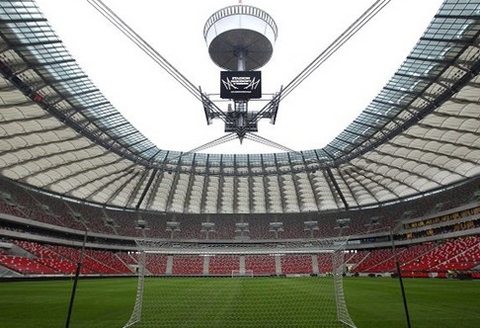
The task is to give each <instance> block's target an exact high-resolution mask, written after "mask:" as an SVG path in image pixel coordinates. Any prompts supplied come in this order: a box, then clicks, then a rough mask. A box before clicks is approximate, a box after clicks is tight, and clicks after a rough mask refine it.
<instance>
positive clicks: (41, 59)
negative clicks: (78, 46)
mask: <svg viewBox="0 0 480 328" xmlns="http://www.w3.org/2000/svg"><path fill="white" fill-rule="evenodd" d="M479 18H480V1H458V0H455V1H454V0H447V1H446V2H445V3H444V4H443V5H442V6H441V8H440V9H439V11H438V13H437V14H436V15H435V17H434V18H433V19H432V22H431V23H430V25H429V27H428V29H427V30H426V31H425V33H424V35H423V36H422V37H421V38H420V40H419V41H418V43H417V44H416V46H415V47H414V49H413V50H412V51H411V53H410V55H409V56H408V57H407V58H406V59H405V61H404V62H403V64H402V65H401V66H400V67H399V68H398V70H397V71H396V73H395V74H394V76H393V77H392V78H391V79H390V81H389V82H388V83H387V84H386V85H385V86H384V88H383V89H382V90H381V91H380V92H379V93H378V95H377V96H376V97H375V99H373V100H372V102H371V103H370V104H369V105H368V106H367V108H365V110H364V111H363V112H362V113H361V114H360V115H359V116H358V117H357V118H356V119H355V120H354V121H353V122H352V123H351V124H350V125H349V126H347V128H346V129H345V130H344V131H343V132H342V133H340V134H339V135H338V136H337V137H336V138H335V139H334V140H333V141H332V142H330V143H329V144H328V145H326V146H325V147H323V148H320V149H312V150H304V151H300V152H284V153H268V154H206V153H182V152H180V151H170V150H164V149H159V148H158V147H157V146H156V145H155V144H153V143H152V142H151V141H150V140H148V139H147V138H146V137H145V136H144V135H143V134H142V133H141V132H139V131H137V130H136V129H135V128H134V127H133V126H132V125H131V124H130V123H129V122H128V121H127V120H126V119H125V118H124V117H123V116H122V115H121V114H120V113H119V112H118V111H117V110H116V109H115V108H114V107H113V106H112V104H111V103H110V102H109V101H108V99H106V98H105V96H104V95H103V94H102V93H101V92H100V91H99V90H98V89H97V88H96V87H95V85H93V83H92V82H91V81H90V79H89V78H88V76H87V75H86V74H85V72H84V71H83V70H82V68H81V67H79V65H78V64H77V62H76V61H75V59H74V58H72V56H71V55H70V54H69V52H68V51H67V49H66V48H65V47H64V45H63V43H62V41H61V40H60V39H59V38H58V36H57V35H56V34H55V33H54V32H53V30H52V28H51V27H50V25H49V23H48V21H47V19H46V18H45V17H44V15H43V14H42V13H41V12H40V10H39V8H38V7H37V6H36V4H35V3H34V2H29V1H22V2H17V1H12V2H8V1H4V2H2V3H1V5H0V24H1V27H0V43H1V45H2V47H1V51H0V71H1V73H2V77H3V78H2V79H1V80H0V99H1V102H2V104H1V105H0V136H1V137H0V138H1V148H0V167H1V168H0V174H1V175H2V176H4V177H6V178H8V179H11V180H14V181H17V182H19V183H21V184H25V185H29V186H32V187H34V188H38V189H40V190H43V191H46V192H50V193H53V194H56V195H60V196H66V197H72V198H75V199H79V200H82V201H88V202H92V203H96V204H100V205H105V206H113V207H120V208H129V209H140V210H148V211H160V212H178V213H246V214H251V213H300V212H322V211H335V210H342V209H347V208H357V207H364V206H376V205H378V204H382V203H386V202H395V201H398V200H402V199H405V198H409V197H416V196H420V195H422V194H425V193H429V192H432V191H436V190H441V189H442V188H445V187H448V186H450V185H452V184H456V183H461V182H462V181H465V180H467V179H470V178H473V177H476V176H477V175H478V174H479V173H480V167H479V160H480V150H479V146H480V141H479V137H480V131H479V130H480V124H479V116H480V108H479V103H478V102H479V96H478V95H479V87H480V81H479V78H478V72H479V69H480V60H479V55H480V49H479V31H480V21H479Z"/></svg>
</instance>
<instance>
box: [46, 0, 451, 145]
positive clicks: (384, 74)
mask: <svg viewBox="0 0 480 328" xmlns="http://www.w3.org/2000/svg"><path fill="white" fill-rule="evenodd" d="M374 2H375V1H374V0H336V1H326V0H316V1H314V0H297V1H294V2H293V1H278V0H243V1H242V4H243V5H250V6H255V7H258V8H260V9H262V10H264V11H266V12H267V13H268V14H269V15H270V16H271V17H272V18H273V19H274V20H275V22H276V24H277V26H278V38H277V40H276V42H275V45H274V50H273V55H272V58H271V60H270V61H269V62H268V63H267V64H266V65H265V66H264V67H262V68H261V69H260V70H261V71H262V91H263V93H264V94H265V96H264V97H263V99H264V100H265V102H252V101H251V102H250V103H249V110H258V109H260V108H261V107H263V105H265V104H266V101H268V100H270V99H271V96H270V95H268V94H272V93H275V92H278V91H279V90H280V88H281V86H282V85H283V86H285V85H287V84H288V83H289V82H290V81H292V79H294V78H295V77H296V76H297V75H298V74H299V73H300V72H301V71H302V70H303V69H304V68H305V67H307V65H309V64H310V63H311V62H312V61H313V60H314V59H315V58H316V57H317V56H318V55H319V54H320V53H321V52H322V51H323V50H324V49H325V48H327V47H328V46H329V45H330V44H331V43H332V42H333V41H334V40H335V39H336V38H337V37H338V36H339V35H340V34H341V33H342V32H343V31H344V30H345V29H347V28H348V26H350V25H351V24H352V23H353V22H354V21H355V20H356V19H357V18H358V17H359V16H360V15H361V14H362V13H363V12H364V11H365V10H366V9H367V8H368V7H370V6H371V5H372V4H373V3H374ZM104 3H105V4H107V5H108V6H109V7H110V8H111V9H112V10H113V11H114V12H115V13H116V14H117V15H118V16H119V17H120V18H121V19H122V20H124V21H125V22H126V23H127V24H128V25H129V26H130V27H131V28H133V30H135V31H136V32H137V33H138V34H139V35H140V36H141V37H142V38H143V39H144V40H145V41H146V42H147V43H149V44H150V46H152V47H153V48H154V49H155V50H156V51H157V52H158V53H160V55H162V56H163V57H164V58H165V59H166V60H167V61H168V62H169V63H170V64H172V65H173V66H174V67H175V68H176V69H177V70H178V71H179V72H180V73H181V74H182V75H184V76H185V77H186V78H187V79H188V80H189V81H190V82H192V83H193V85H195V86H200V87H201V88H202V91H203V92H205V93H207V94H218V93H219V91H220V90H219V89H220V71H221V70H222V68H220V67H218V66H216V65H215V64H214V63H213V62H212V61H211V59H210V57H209V55H208V49H207V45H206V42H205V40H204V38H203V28H204V25H205V22H206V21H207V19H208V18H209V17H210V16H211V15H212V14H213V13H215V12H216V11H217V10H219V9H222V8H224V7H227V6H230V5H236V4H238V3H239V2H238V1H235V0H208V1H195V0H175V1H173V0H170V1H154V0H136V1H130V0H104ZM441 3H442V0H421V1H419V0H392V1H391V2H390V3H389V4H388V5H387V6H386V7H385V8H384V9H383V10H382V11H380V13H379V14H378V15H376V16H375V17H374V18H373V19H372V20H371V21H370V22H369V23H367V25H366V26H364V27H363V28H362V29H361V30H360V31H359V32H358V33H356V34H355V35H354V36H353V38H351V39H350V40H349V41H348V42H347V43H346V44H345V45H343V46H342V47H341V48H340V49H339V50H338V51H337V52H336V53H335V54H333V56H332V57H330V58H329V59H328V60H327V61H326V62H325V63H323V64H322V65H321V66H320V67H319V68H318V69H316V70H315V71H314V72H313V74H312V75H310V76H309V77H308V78H307V79H306V80H305V81H303V82H302V83H301V84H300V85H299V86H298V87H297V88H296V89H295V90H293V91H292V92H291V93H290V94H289V95H288V96H286V97H285V98H284V99H283V100H282V102H281V103H280V107H279V111H278V115H277V120H276V123H275V125H273V124H270V122H269V120H266V119H264V120H261V121H260V122H259V126H258V129H259V132H258V133H257V134H258V135H259V136H261V137H263V138H267V139H269V140H272V141H273V142H276V143H278V144H281V145H283V146H285V147H287V148H289V149H293V150H296V151H300V150H310V149H318V148H322V147H324V146H325V145H326V144H328V143H329V142H330V141H332V140H333V139H334V138H335V136H337V135H338V134H339V133H340V132H341V131H342V130H344V129H345V128H346V127H347V126H348V124H349V123H351V122H352V121H353V120H354V119H355V118H356V117H357V116H358V115H359V113H360V112H361V111H362V110H364V109H365V108H366V107H367V105H368V104H369V103H370V102H371V101H372V99H374V98H375V96H376V95H377V94H378V93H379V91H380V90H381V89H382V88H383V86H385V84H386V83H387V82H388V80H389V79H390V78H391V77H392V76H393V74H394V73H395V71H396V70H397V69H398V67H399V66H400V65H401V63H402V62H403V61H404V60H405V58H406V57H407V56H408V54H409V53H410V51H411V49H412V48H413V47H414V45H415V44H416V42H417V41H418V39H419V38H420V37H421V35H422V34H423V32H424V31H425V29H426V28H427V26H428V24H429V23H430V21H431V19H432V18H433V16H434V15H435V13H436V12H437V11H438V9H439V7H440V5H441ZM37 4H38V5H39V7H40V9H41V11H42V12H43V13H44V14H45V17H46V18H47V19H48V20H49V22H50V25H51V26H52V27H53V29H54V31H55V32H56V33H57V35H58V36H59V37H60V39H62V40H63V42H64V44H65V46H66V48H67V49H68V50H69V52H70V53H71V55H72V56H73V57H74V58H75V59H76V61H77V62H78V64H79V65H80V67H82V69H83V70H84V71H85V73H86V74H87V75H88V76H89V77H90V79H91V80H92V82H93V83H94V84H95V85H96V86H97V87H98V88H99V89H100V91H101V92H102V93H103V94H104V95H105V96H106V98H107V99H108V100H109V101H110V102H111V103H112V104H113V106H114V107H115V108H117V109H118V110H119V111H120V112H121V113H122V114H123V115H124V116H125V117H126V118H127V119H128V120H129V121H130V122H131V123H132V124H133V126H134V127H136V128H137V129H138V130H140V131H141V132H142V133H143V134H144V135H145V136H146V137H148V138H149V139H150V140H151V141H152V142H153V143H155V144H156V145H157V146H158V147H159V148H161V149H166V150H177V151H185V152H186V151H190V150H192V149H195V148H197V147H199V146H201V145H203V144H205V143H208V142H210V141H212V140H214V139H217V138H220V137H222V136H224V135H225V134H226V133H225V132H224V123H223V122H222V121H221V120H218V119H217V120H214V121H213V124H211V125H207V123H206V120H205V115H204V112H203V106H202V104H201V102H200V101H199V100H198V99H196V98H195V97H194V96H193V95H192V94H190V93H189V92H188V91H187V90H186V89H184V88H183V87H182V86H181V85H180V84H179V83H178V82H177V81H175V80H174V78H173V77H171V76H170V75H169V74H168V73H167V72H165V71H164V70H163V69H162V68H161V67H160V66H159V65H158V64H156V63H155V62H154V61H153V60H152V59H151V58H149V57H148V56H147V55H146V54H145V53H143V52H142V51H141V50H140V49H139V48H138V47H137V46H136V45H134V44H133V43H132V41H130V40H129V39H128V38H127V37H125V36H124V35H123V34H122V33H121V32H120V31H118V30H117V29H116V28H115V27H114V26H113V25H112V24H111V23H110V22H108V21H107V19H106V18H104V17H103V16H102V15H101V14H100V13H98V12H97V11H96V10H95V9H94V8H93V7H92V6H91V5H90V4H89V3H88V2H87V0H69V1H61V0H37ZM217 105H218V106H219V107H220V108H221V109H222V110H225V111H226V110H227V102H220V103H217ZM203 152H206V153H274V152H281V150H278V149H276V148H272V147H268V146H265V145H261V144H258V143H255V142H253V141H251V140H248V138H247V139H246V140H244V141H243V143H242V144H240V142H239V140H234V141H230V142H228V143H226V144H223V145H220V146H216V147H213V148H209V149H206V150H204V151H203Z"/></svg>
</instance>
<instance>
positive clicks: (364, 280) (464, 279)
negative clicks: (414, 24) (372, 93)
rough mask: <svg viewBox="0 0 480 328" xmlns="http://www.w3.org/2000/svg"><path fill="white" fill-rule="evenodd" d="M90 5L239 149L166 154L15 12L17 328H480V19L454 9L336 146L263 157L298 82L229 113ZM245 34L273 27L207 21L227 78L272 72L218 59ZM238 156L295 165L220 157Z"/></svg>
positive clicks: (31, 19) (43, 28) (8, 170)
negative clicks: (270, 129) (237, 31)
mask: <svg viewBox="0 0 480 328" xmlns="http://www.w3.org/2000/svg"><path fill="white" fill-rule="evenodd" d="M88 2H90V4H91V5H92V6H93V7H95V9H96V10H97V11H99V12H102V15H103V16H105V17H106V18H107V19H108V20H110V22H111V23H113V25H115V26H116V28H119V29H123V33H124V34H125V35H128V36H129V38H130V39H132V40H134V42H135V43H136V45H137V46H138V47H140V48H142V50H143V51H144V52H145V53H148V54H149V56H150V57H151V58H152V59H153V60H154V61H156V62H157V63H158V64H159V65H160V66H162V68H163V69H164V70H165V71H167V72H168V73H169V74H170V75H172V76H174V77H175V79H176V80H177V81H176V82H180V84H181V85H182V86H183V87H184V88H185V89H187V90H188V91H189V92H190V93H192V94H193V95H194V97H192V98H197V99H194V100H197V102H198V100H199V102H198V105H199V106H198V107H199V112H200V113H201V114H202V115H203V114H205V118H206V120H207V123H208V124H210V123H211V121H213V120H214V119H219V118H220V119H222V120H224V122H225V131H224V132H225V133H229V134H227V135H226V136H225V137H221V138H218V139H214V141H212V142H208V143H206V144H204V146H202V147H198V148H195V149H193V150H191V151H180V150H169V149H164V148H162V147H161V146H160V145H157V144H155V143H154V142H152V141H151V140H150V139H149V138H148V137H146V136H145V135H144V134H142V132H141V131H139V130H138V129H137V128H135V127H134V125H133V124H131V122H129V120H127V119H126V118H125V117H124V116H123V115H122V114H121V113H120V112H119V111H118V110H117V109H116V108H115V107H114V106H113V105H112V103H111V102H110V101H109V100H108V99H107V97H106V96H105V95H104V94H103V93H102V91H101V90H100V89H99V88H98V87H97V86H96V85H95V84H94V83H93V82H92V80H91V79H90V78H89V75H88V72H85V71H84V70H83V68H82V67H81V66H80V65H79V63H78V62H77V61H76V59H75V58H74V57H73V56H72V55H71V54H70V52H69V51H68V49H67V48H66V46H65V45H64V43H63V41H62V39H61V38H60V37H59V36H58V35H57V34H56V32H55V28H54V27H52V25H51V24H50V22H49V19H48V17H47V16H46V15H44V13H43V12H42V8H41V6H39V5H38V4H37V3H36V2H35V1H20V2H19V1H1V2H0V24H1V26H0V43H1V46H2V47H1V50H0V72H1V78H0V100H1V103H0V291H1V292H0V308H1V309H2V310H1V311H2V326H3V324H5V327H8V328H15V327H56V326H61V325H65V322H66V327H67V328H68V327H69V326H71V327H107V328H109V327H137V328H142V327H360V328H362V327H363V328H367V327H405V325H406V326H407V327H411V326H418V327H452V326H455V327H472V326H475V325H476V324H478V322H479V320H480V315H479V314H478V308H479V306H480V288H478V287H479V286H478V284H479V282H480V280H479V279H480V92H479V89H480V77H479V72H480V1H467V0H445V1H444V2H443V3H442V4H441V6H440V8H438V10H437V11H436V14H435V15H434V16H433V17H432V18H431V20H430V23H429V24H428V27H427V28H426V30H425V31H424V32H423V34H422V36H421V37H420V39H419V40H418V41H417V42H416V44H415V46H414V47H413V49H411V50H410V51H409V55H408V56H407V57H406V58H405V59H404V60H403V62H402V64H401V65H400V67H398V68H397V70H396V71H395V73H394V74H393V76H391V77H390V79H389V80H388V82H387V83H386V85H384V86H383V88H382V89H381V90H379V91H378V92H377V95H376V97H374V99H373V100H371V101H370V103H369V104H368V105H367V107H366V108H365V109H364V110H363V111H362V112H361V113H360V114H359V115H358V116H357V117H356V118H355V119H354V120H353V121H352V122H350V123H349V124H348V125H347V126H346V127H345V128H344V129H343V131H342V132H341V133H340V134H338V135H337V136H335V137H334V138H333V139H332V140H331V141H330V142H328V143H327V144H326V145H325V146H323V147H321V148H315V149H307V150H300V151H294V150H291V149H289V148H287V147H283V146H281V145H280V144H278V143H276V142H274V141H270V140H268V139H267V138H265V137H261V136H260V134H261V133H262V131H259V130H261V129H259V127H261V126H260V125H258V126H257V121H258V120H260V119H261V118H268V119H269V120H270V121H271V122H273V123H275V120H276V115H277V111H278V110H279V108H281V109H280V111H283V110H286V108H283V107H282V106H283V102H282V105H280V106H279V104H280V100H282V99H283V98H284V97H286V96H287V95H288V94H289V92H290V91H293V88H292V87H291V86H292V85H294V84H296V83H297V84H299V83H300V82H303V81H300V80H295V79H294V80H293V81H292V83H291V84H287V85H286V86H285V87H283V88H282V89H281V90H280V91H279V92H278V93H275V94H273V95H272V99H271V100H268V101H267V105H265V107H263V108H262V109H261V110H260V111H258V112H250V113H248V114H247V110H246V104H247V102H248V100H250V99H248V100H246V99H245V98H241V99H236V100H235V102H234V105H233V106H234V107H233V110H232V109H231V108H229V110H228V111H226V112H223V111H222V110H220V109H219V108H220V107H219V106H223V104H222V103H220V102H217V101H216V100H214V99H213V98H211V97H213V96H212V95H209V94H206V93H204V92H203V91H202V89H201V88H198V87H196V86H193V87H192V84H191V83H190V82H189V81H188V80H186V79H185V77H184V76H183V75H181V74H180V73H178V71H177V70H176V69H175V67H173V66H172V65H171V64H170V63H169V62H167V61H166V60H165V58H164V57H162V56H161V55H160V54H159V53H157V52H156V51H153V49H151V48H150V46H149V45H148V44H147V43H145V41H144V40H143V39H141V38H140V37H139V36H138V35H137V34H136V33H134V31H133V30H131V29H130V27H129V26H128V25H126V23H125V22H123V21H121V20H119V19H118V17H117V16H116V15H115V14H114V13H113V12H112V11H111V10H110V8H108V7H107V6H106V5H104V4H103V3H102V1H99V0H89V1H88ZM386 3H388V1H381V0H380V1H377V2H375V5H378V6H379V7H376V8H375V7H374V6H375V5H374V6H372V7H370V9H369V10H375V11H376V12H375V13H371V12H370V13H369V12H368V10H367V12H366V13H369V15H364V16H365V17H367V16H368V17H369V18H368V19H370V18H373V17H374V16H375V15H376V14H377V13H379V12H380V11H381V9H382V8H383V6H386ZM212 13H213V12H212ZM236 16H248V17H249V18H250V19H251V20H252V21H253V22H257V21H261V23H262V24H266V28H265V29H264V30H262V31H267V32H271V35H267V32H265V35H267V37H266V41H265V42H266V43H267V45H268V42H269V41H271V40H272V39H273V38H276V34H277V26H276V25H275V22H274V21H273V19H271V17H270V16H269V15H268V14H267V13H265V12H263V11H262V10H259V9H257V8H255V7H252V6H248V5H245V4H241V3H240V4H238V5H232V6H229V7H226V8H225V9H221V10H219V11H218V12H215V13H213V15H212V16H211V17H210V18H209V19H208V20H207V24H206V25H205V30H204V35H205V39H206V40H207V45H208V44H209V42H210V49H209V51H210V57H211V59H212V61H214V62H216V63H217V64H218V62H221V63H222V65H223V67H224V68H225V69H227V70H230V71H235V69H232V67H233V66H236V65H238V66H239V67H241V68H242V69H238V71H242V73H245V71H250V70H251V71H253V70H254V69H256V67H254V68H251V67H249V66H248V65H249V64H250V63H251V62H252V61H254V62H255V63H257V64H258V63H259V62H261V60H263V59H265V62H266V61H268V60H270V58H269V56H270V55H271V52H270V53H268V54H267V55H265V53H263V54H259V55H256V56H257V57H254V55H255V52H256V51H257V50H256V49H255V48H254V46H252V48H249V49H248V51H247V50H245V49H243V50H242V49H241V50H239V47H238V46H237V47H235V49H234V50H235V56H238V53H239V52H240V53H242V51H243V53H242V56H243V55H245V56H247V55H248V56H252V57H251V59H247V61H246V63H247V64H246V68H245V67H244V64H245V62H243V61H241V60H240V59H239V60H238V62H234V64H229V63H228V62H227V60H226V59H225V57H223V56H224V54H223V53H221V54H218V53H216V52H215V51H216V50H218V49H220V48H221V49H220V50H222V51H223V48H222V47H223V45H221V46H218V45H217V44H216V43H215V41H219V39H220V38H223V37H224V36H223V35H222V34H218V35H215V36H213V37H212V36H211V35H210V34H209V33H210V32H211V30H212V29H214V28H219V27H220V25H219V22H220V21H222V20H225V19H229V18H230V17H236ZM364 16H361V17H364ZM207 18H208V17H206V18H205V19H207ZM222 22H223V21H222ZM366 23H367V21H365V22H364V24H366ZM354 24H355V23H354ZM362 26H363V25H362ZM351 27H353V28H354V29H360V28H361V27H358V26H355V25H352V26H351ZM347 31H349V30H348V29H347ZM255 33H257V32H255ZM262 33H263V32H262ZM257 34H258V33H257ZM255 35H256V34H255ZM209 38H210V39H209ZM269 38H270V39H269ZM212 40H213V41H212ZM220 41H224V40H223V39H222V40H220ZM262 41H263V39H262ZM345 41H346V40H345ZM242 42H243V41H242ZM332 45H333V46H335V47H336V48H335V51H336V50H337V49H338V48H339V47H341V46H342V45H343V44H336V43H335V41H334V43H333V44H332ZM215 47H217V49H215ZM262 47H265V46H264V45H262ZM262 49H263V48H262ZM327 49H333V47H332V48H327ZM254 50H255V51H254ZM205 52H207V51H206V50H205ZM322 54H323V53H322ZM322 54H321V56H322ZM248 56H247V57H248ZM262 56H263V57H262ZM321 56H319V57H318V58H317V60H322V61H317V60H316V61H314V62H313V63H312V64H313V65H312V66H307V69H311V70H312V71H313V70H315V69H316V68H318V66H319V65H320V64H322V63H323V60H326V59H325V58H328V57H325V58H322V57H321ZM238 57H241V56H238ZM266 57H268V58H266ZM248 58H250V57H248ZM242 60H243V59H242ZM249 60H250V61H249ZM263 64H264V63H260V64H258V65H257V66H263ZM222 65H219V66H222ZM232 65H233V66H232ZM234 68H235V67H234ZM217 73H218V71H215V72H214V73H213V74H217ZM263 77H264V78H265V79H267V74H266V73H265V72H264V75H263ZM242 78H243V75H242ZM130 83H135V81H134V82H132V81H130ZM174 85H175V84H174ZM229 86H232V85H229ZM174 88H179V89H180V88H181V87H180V85H178V84H177V85H175V87H174ZM158 92H160V93H162V92H163V94H162V95H161V97H168V96H169V93H170V90H169V89H168V88H165V89H161V90H159V91H158ZM172 92H173V91H172ZM229 97H234V96H231V95H230V96H229ZM242 97H245V96H242ZM217 104H220V105H217ZM251 105H252V107H253V106H254V105H255V103H254V102H253V101H251ZM202 107H203V112H202ZM285 107H286V106H285ZM166 115H168V113H167V114H166ZM262 115H263V116H262ZM245 122H247V123H245ZM257 132H258V134H257ZM291 138H293V136H291ZM236 139H240V141H241V142H243V141H244V140H245V141H246V142H247V141H252V140H253V141H255V142H257V143H262V144H264V145H266V146H270V147H275V148H279V149H280V150H281V151H275V152H262V153H233V154H231V153H214V152H206V151H205V149H207V148H209V147H211V146H214V145H218V144H219V143H224V142H229V141H232V140H236Z"/></svg>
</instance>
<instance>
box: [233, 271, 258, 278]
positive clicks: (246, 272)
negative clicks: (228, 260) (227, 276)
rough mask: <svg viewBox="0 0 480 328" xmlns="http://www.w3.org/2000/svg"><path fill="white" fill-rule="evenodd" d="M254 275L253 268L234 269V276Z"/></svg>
mask: <svg viewBox="0 0 480 328" xmlns="http://www.w3.org/2000/svg"><path fill="white" fill-rule="evenodd" d="M237 277H250V278H251V277H253V270H232V278H237Z"/></svg>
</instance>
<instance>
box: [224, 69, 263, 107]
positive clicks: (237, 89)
mask: <svg viewBox="0 0 480 328" xmlns="http://www.w3.org/2000/svg"><path fill="white" fill-rule="evenodd" d="M261 80H262V72H260V71H222V72H220V98H222V99H233V100H248V99H251V98H261V97H262V84H261Z"/></svg>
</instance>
